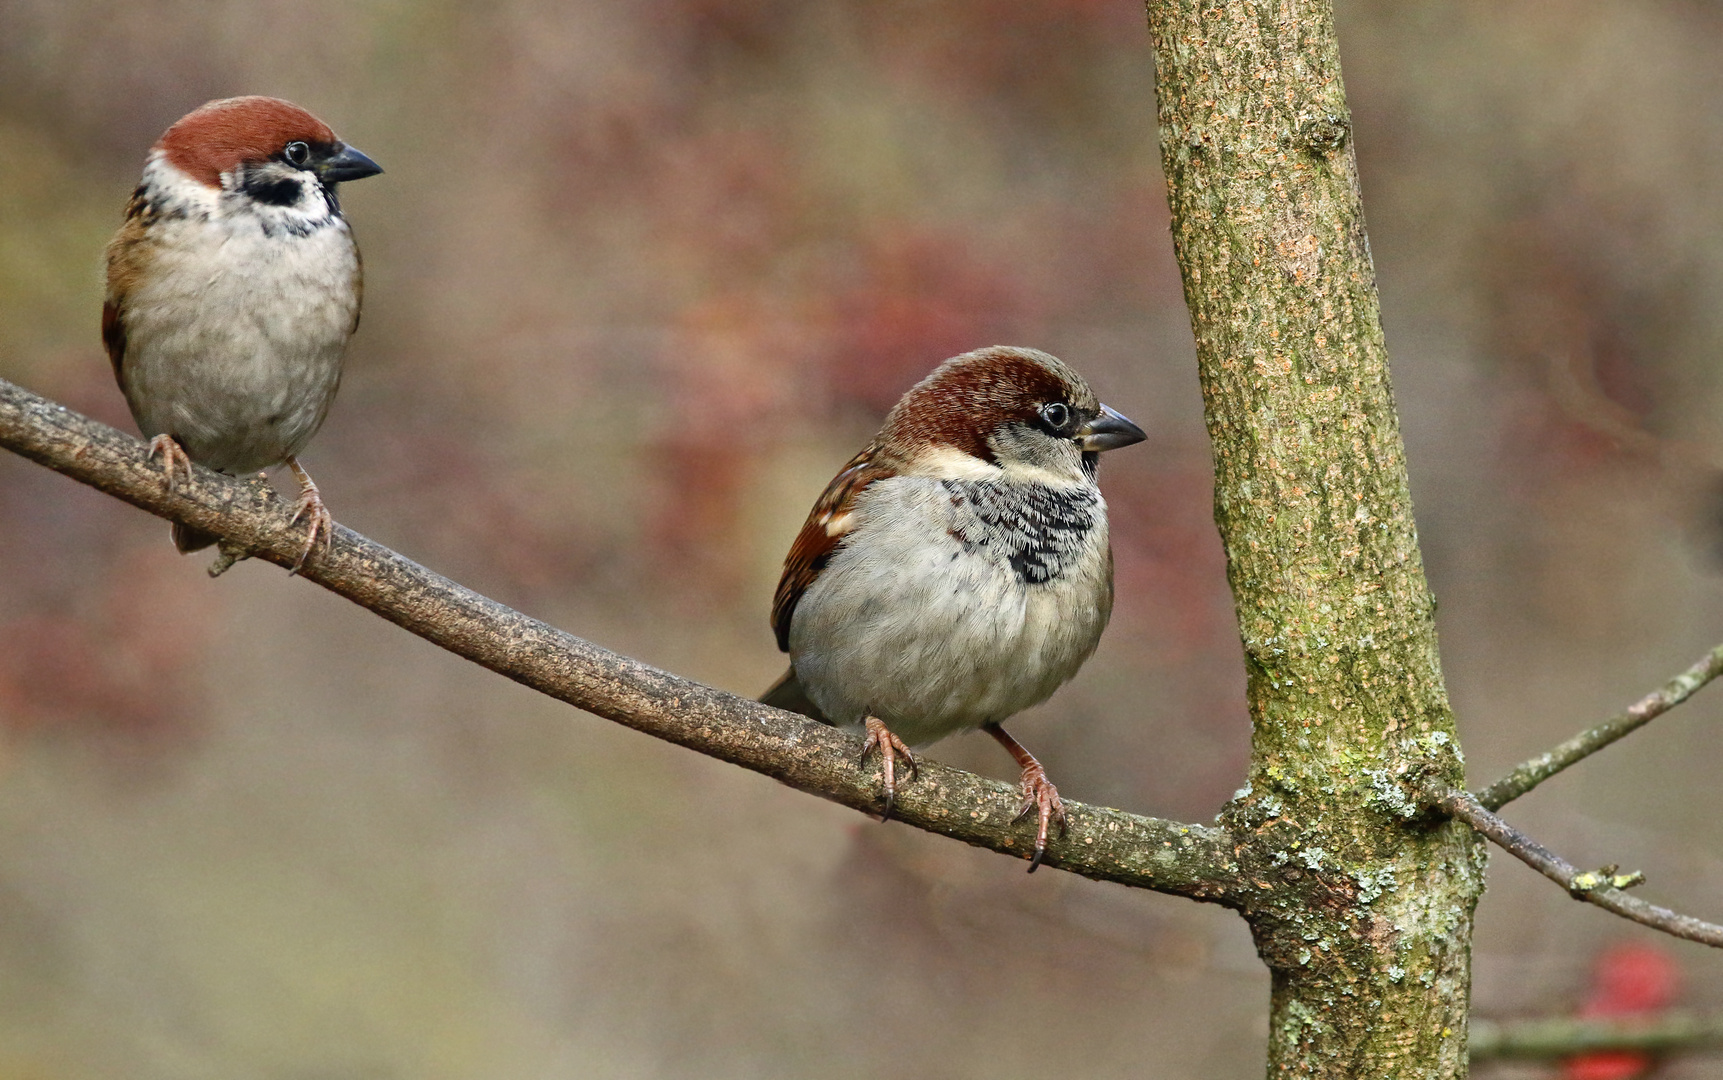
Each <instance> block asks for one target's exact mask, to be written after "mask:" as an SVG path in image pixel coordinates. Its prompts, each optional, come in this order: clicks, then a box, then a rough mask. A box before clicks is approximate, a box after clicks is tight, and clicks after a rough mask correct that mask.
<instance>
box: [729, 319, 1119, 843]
mask: <svg viewBox="0 0 1723 1080" xmlns="http://www.w3.org/2000/svg"><path fill="white" fill-rule="evenodd" d="M1144 437H1145V436H1144V435H1143V431H1142V429H1141V428H1139V427H1137V425H1135V424H1133V423H1131V422H1130V421H1129V420H1127V419H1125V418H1124V417H1123V416H1121V415H1119V414H1118V413H1116V412H1114V411H1113V410H1112V409H1109V408H1108V407H1107V406H1105V405H1103V404H1101V403H1100V401H1099V400H1097V399H1096V397H1095V394H1094V392H1093V391H1092V390H1090V389H1089V385H1088V384H1087V383H1086V382H1084V381H1083V379H1082V377H1081V376H1079V375H1078V374H1077V373H1076V372H1075V371H1072V370H1071V369H1070V368H1069V367H1067V366H1066V365H1065V364H1064V363H1063V362H1061V361H1060V360H1058V359H1056V358H1055V357H1052V356H1049V355H1048V354H1046V353H1044V352H1039V351H1037V350H1035V349H1020V348H1010V347H1006V346H994V347H992V348H987V349H978V350H976V351H974V352H970V353H964V354H963V355H962V356H956V357H953V358H951V359H950V360H947V361H945V362H944V363H943V364H941V365H939V367H938V368H936V369H935V370H934V372H933V373H932V374H931V375H929V376H928V377H927V378H925V379H923V380H922V381H921V382H919V383H917V384H916V385H915V386H914V387H912V388H911V389H910V391H909V392H908V393H906V394H904V396H903V398H902V399H901V400H900V401H899V402H898V403H897V405H896V406H895V407H894V408H893V409H892V410H891V413H890V414H889V415H888V416H887V417H886V420H885V427H884V428H882V429H881V430H880V433H879V434H878V435H877V436H875V437H874V440H873V442H871V443H869V444H868V447H867V449H865V450H863V451H862V452H861V453H859V454H857V455H856V456H855V457H853V458H851V459H850V462H849V464H847V465H845V466H844V467H843V469H842V470H841V471H840V472H839V473H838V475H837V477H836V478H835V479H834V480H833V481H832V482H831V484H830V485H829V486H828V487H827V488H826V490H825V494H823V495H821V496H820V498H819V501H818V502H816V503H815V504H814V509H813V512H812V513H811V514H809V516H808V520H807V523H806V524H804V525H803V526H802V531H801V533H800V534H799V535H798V536H797V537H796V539H795V542H794V544H792V545H791V547H790V553H789V556H788V557H787V558H786V559H785V560H784V574H783V578H782V579H781V580H780V581H779V583H778V591H777V594H776V596H775V598H774V600H773V603H772V627H773V629H774V630H775V631H776V632H777V637H778V647H779V648H780V649H782V650H784V651H785V652H787V653H789V654H790V670H789V671H788V672H787V673H786V674H785V675H784V677H783V678H782V679H780V680H778V682H777V683H776V684H775V685H774V686H773V687H772V688H771V689H770V690H768V691H767V692H766V694H765V696H764V697H762V698H761V700H762V701H763V702H765V703H766V704H768V705H774V706H777V707H779V708H783V709H789V710H792V711H794V712H799V713H802V714H804V715H806V716H810V717H813V718H814V719H816V720H821V721H823V722H825V723H829V724H837V725H840V726H846V727H859V728H862V729H863V730H864V731H865V733H866V741H865V743H864V744H863V750H862V753H863V755H864V756H866V755H867V754H868V753H870V752H872V751H873V750H876V749H877V750H878V751H879V753H880V758H881V762H880V764H881V779H882V782H883V786H884V795H885V816H887V817H889V816H890V814H891V806H892V801H893V799H894V798H895V797H896V793H897V784H896V763H897V759H898V758H899V757H900V756H901V757H902V759H903V761H904V763H905V764H906V765H907V766H908V767H909V769H910V771H911V775H913V774H914V769H915V758H914V756H913V755H912V754H911V753H910V749H909V744H915V745H922V744H926V743H931V742H933V741H935V740H937V739H942V738H944V737H945V736H947V735H950V734H952V733H953V732H956V731H962V730H964V729H967V728H981V729H982V730H983V731H986V732H987V733H988V734H989V735H991V736H993V738H994V739H996V740H998V741H999V743H1000V744H1001V745H1003V746H1004V747H1005V749H1006V750H1008V751H1010V753H1011V755H1012V757H1014V758H1015V759H1016V760H1017V764H1018V765H1019V766H1020V767H1021V768H1022V770H1023V780H1022V785H1023V807H1022V812H1021V814H1020V817H1025V818H1026V817H1028V816H1029V815H1030V814H1035V815H1036V816H1037V825H1036V833H1035V852H1034V856H1033V858H1032V859H1031V862H1030V866H1029V869H1030V871H1031V872H1033V871H1034V869H1035V867H1037V866H1039V865H1040V863H1041V858H1042V856H1043V854H1044V853H1045V850H1046V846H1047V836H1048V831H1049V827H1050V826H1051V825H1052V824H1054V823H1057V824H1058V825H1059V826H1060V827H1061V829H1062V828H1063V827H1064V821H1065V811H1064V806H1063V804H1062V803H1061V802H1060V800H1059V793H1058V790H1057V789H1056V788H1055V787H1054V786H1053V784H1052V783H1051V782H1050V781H1048V779H1047V773H1046V771H1045V770H1044V769H1043V768H1042V767H1041V763H1040V762H1038V761H1036V760H1035V757H1034V756H1033V755H1032V754H1030V753H1029V751H1028V750H1026V749H1024V748H1023V746H1022V745H1021V744H1019V743H1018V742H1017V741H1016V740H1015V739H1013V738H1012V737H1011V736H1010V735H1008V734H1006V733H1005V729H1004V728H1002V727H1000V726H999V725H1000V723H1001V722H1003V721H1004V720H1005V719H1006V718H1008V717H1010V716H1011V715H1012V714H1014V713H1017V712H1019V711H1021V710H1023V709H1026V708H1028V707H1030V706H1031V705H1036V704H1039V703H1040V702H1042V701H1045V700H1046V699H1047V698H1048V696H1050V695H1051V694H1052V693H1053V691H1054V690H1056V689H1058V688H1059V686H1060V685H1062V684H1063V683H1064V682H1065V681H1066V680H1068V679H1070V678H1071V676H1073V675H1075V674H1076V673H1077V669H1078V668H1079V667H1081V666H1082V664H1083V661H1085V660H1087V659H1088V658H1089V655H1090V654H1091V653H1093V652H1094V651H1095V646H1096V644H1097V643H1098V642H1099V641H1100V639H1101V631H1102V630H1103V629H1104V628H1105V627H1106V625H1107V618H1108V616H1109V615H1110V614H1111V613H1112V609H1113V555H1112V549H1111V548H1110V547H1109V546H1108V542H1107V504H1106V503H1105V502H1104V501H1103V500H1102V498H1101V490H1100V488H1099V487H1098V486H1097V485H1096V483H1095V468H1096V464H1097V460H1098V458H1099V456H1100V453H1101V451H1103V450H1112V449H1115V448H1117V447H1121V446H1129V445H1131V444H1132V443H1136V442H1141V441H1142V440H1143V438H1144Z"/></svg>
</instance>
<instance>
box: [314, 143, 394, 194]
mask: <svg viewBox="0 0 1723 1080" xmlns="http://www.w3.org/2000/svg"><path fill="white" fill-rule="evenodd" d="M340 146H341V149H340V151H339V152H337V153H334V154H331V155H329V156H328V157H326V158H324V159H323V162H322V164H320V165H318V166H317V175H318V176H319V177H321V178H322V180H323V182H324V183H325V184H344V183H346V182H347V181H349V180H363V179H365V178H366V177H367V176H376V175H377V174H378V173H380V172H382V171H383V166H381V165H379V164H377V163H376V162H375V161H372V160H371V159H370V158H368V157H366V156H365V155H364V154H361V153H360V152H359V151H357V150H355V149H353V148H352V147H351V146H348V145H347V144H346V143H341V144H340Z"/></svg>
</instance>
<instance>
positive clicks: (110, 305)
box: [102, 300, 126, 385]
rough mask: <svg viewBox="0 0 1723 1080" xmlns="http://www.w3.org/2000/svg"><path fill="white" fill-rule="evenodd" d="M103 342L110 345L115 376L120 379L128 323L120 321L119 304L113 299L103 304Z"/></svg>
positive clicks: (110, 356)
mask: <svg viewBox="0 0 1723 1080" xmlns="http://www.w3.org/2000/svg"><path fill="white" fill-rule="evenodd" d="M102 344H103V345H106V346H107V347H108V359H109V360H110V361H111V362H112V363H113V365H114V378H116V379H118V378H119V377H120V365H121V364H122V363H123V362H124V361H125V359H126V324H125V323H123V322H121V321H120V308H119V305H118V304H116V303H114V302H113V301H112V300H109V301H108V302H107V303H105V304H103V305H102ZM122 385H124V384H122Z"/></svg>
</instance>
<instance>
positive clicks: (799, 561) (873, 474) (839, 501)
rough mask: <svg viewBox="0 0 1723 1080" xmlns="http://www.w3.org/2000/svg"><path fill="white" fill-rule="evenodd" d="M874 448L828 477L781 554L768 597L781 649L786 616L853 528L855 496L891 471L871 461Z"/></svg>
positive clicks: (786, 639) (786, 645) (786, 647)
mask: <svg viewBox="0 0 1723 1080" xmlns="http://www.w3.org/2000/svg"><path fill="white" fill-rule="evenodd" d="M874 452H875V447H874V445H873V444H871V443H870V444H869V445H868V448H867V449H866V450H863V451H862V452H861V453H859V454H857V455H856V456H855V457H853V458H850V460H849V464H847V465H845V466H844V467H843V470H842V471H841V472H839V473H838V474H837V476H835V477H833V478H832V482H831V483H830V484H828V485H826V491H825V494H823V495H821V496H820V498H819V501H818V502H816V503H814V509H813V511H812V512H811V513H809V514H808V520H807V523H806V524H804V525H803V526H802V531H801V532H799V533H797V534H796V542H795V543H793V544H791V545H790V553H789V554H788V555H787V556H785V557H784V576H783V577H782V578H779V579H778V591H777V593H776V594H775V595H774V596H773V597H772V630H773V632H774V633H776V634H777V635H778V648H779V649H781V650H782V651H784V652H789V651H790V618H791V617H792V616H794V615H795V613H796V603H797V602H798V601H800V600H801V598H802V594H803V593H805V592H807V591H808V586H809V585H812V584H813V583H814V579H815V578H817V577H819V576H820V571H821V570H824V569H825V568H826V562H827V560H829V559H830V558H831V557H832V552H833V551H835V550H837V546H838V544H839V543H841V542H842V541H843V538H844V536H845V535H847V534H848V533H849V531H850V530H851V529H853V528H855V514H854V513H853V511H854V509H855V501H856V496H857V495H858V494H860V493H861V489H862V488H865V487H867V486H868V485H869V484H871V483H873V482H874V481H875V480H880V479H883V478H885V477H887V476H891V475H892V474H893V472H892V470H891V469H890V468H889V467H887V466H884V465H876V464H875V463H874V460H873V456H874Z"/></svg>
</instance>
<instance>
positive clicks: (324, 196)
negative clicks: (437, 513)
mask: <svg viewBox="0 0 1723 1080" xmlns="http://www.w3.org/2000/svg"><path fill="white" fill-rule="evenodd" d="M382 171H383V170H382V169H381V168H380V167H379V166H378V165H377V163H376V162H374V161H372V160H371V159H370V158H368V157H366V156H365V155H364V154H361V153H360V152H359V151H357V150H355V149H353V148H352V147H350V146H348V145H347V144H345V143H343V142H342V141H341V140H340V139H337V138H336V137H335V133H334V132H332V131H330V130H329V127H328V125H326V124H324V123H323V122H322V121H321V120H319V119H317V118H316V117H315V116H312V115H311V114H310V113H308V112H306V111H305V110H304V109H301V108H300V107H299V106H297V105H291V104H289V103H287V102H285V101H280V100H277V99H275V98H267V97H237V98H228V99H226V100H224V101H212V102H210V103H209V104H207V105H204V106H202V107H200V108H198V109H195V110H193V111H192V112H190V113H188V114H186V115H185V116H184V117H182V118H181V119H180V120H179V122H178V123H176V124H174V125H173V126H172V127H170V128H168V129H167V131H166V133H164V134H163V135H162V137H161V139H160V140H158V141H157V142H156V144H155V146H154V147H152V148H151V149H150V153H149V157H148V158H146V159H145V161H144V175H143V180H142V181H141V182H140V183H139V184H138V188H137V190H136V191H135V192H133V194H132V200H131V202H130V204H128V205H127V207H126V223H125V225H123V226H122V227H121V228H120V231H119V232H118V233H116V234H115V236H114V239H113V240H112V241H111V242H110V243H109V244H108V292H107V300H106V303H104V304H103V305H102V340H103V342H104V343H105V344H106V345H107V347H108V358H109V359H111V360H112V361H113V364H114V375H115V376H116V377H117V378H118V379H119V383H120V390H121V391H122V392H124V394H125V395H126V403H127V404H128V405H130V406H131V409H132V416H133V417H134V418H135V419H136V420H137V422H138V427H139V428H140V429H142V431H143V433H144V434H145V435H146V436H149V437H150V454H151V456H152V457H153V456H154V455H156V454H160V455H161V456H162V460H163V464H164V466H165V468H166V471H167V483H168V487H169V488H170V489H171V488H172V487H173V484H174V477H175V473H176V471H181V470H183V471H184V472H185V474H186V476H187V479H189V478H190V474H191V466H190V464H189V462H188V459H189V461H195V462H198V463H199V464H201V465H206V466H208V467H209V468H212V469H216V470H218V471H220V472H225V473H232V474H238V473H246V472H254V471H256V470H259V469H267V468H270V467H272V466H275V465H280V464H282V463H284V462H285V463H286V465H287V467H288V468H290V469H292V470H293V475H294V476H295V477H296V478H297V479H298V481H299V486H300V491H299V501H298V503H297V505H296V508H295V513H294V516H293V520H294V521H295V522H297V521H298V520H299V519H300V518H302V517H303V518H305V519H307V521H308V524H309V532H308V535H307V536H306V538H305V548H304V550H303V551H302V552H301V553H300V556H299V562H298V564H296V565H295V567H294V569H295V570H297V569H299V567H300V566H303V565H304V563H305V558H306V556H308V555H309V554H310V553H311V550H312V548H313V547H315V546H316V544H317V538H318V536H319V534H321V535H322V537H323V539H324V543H325V544H326V545H327V543H328V541H329V538H330V536H331V532H332V529H333V521H332V519H331V518H330V516H329V511H328V510H327V509H326V508H325V507H324V505H323V500H322V499H321V498H320V497H319V496H318V492H317V485H316V484H314V483H312V482H311V477H310V476H309V475H307V474H306V472H305V470H304V469H303V468H301V467H300V465H299V461H298V458H297V455H298V453H299V451H300V450H301V449H302V448H303V447H304V446H305V444H306V443H307V442H308V441H309V440H310V439H311V436H312V435H314V434H316V433H317V429H318V427H320V426H321V425H322V423H323V417H324V416H325V415H326V414H327V413H328V411H329V404H330V402H331V401H333V400H334V398H335V388H336V387H337V386H339V385H340V383H341V358H342V355H343V354H344V353H345V352H346V350H347V339H348V338H349V337H351V336H352V335H353V331H354V329H355V328H356V327H357V326H358V325H359V295H360V291H361V286H360V269H359V249H358V248H357V247H356V246H355V245H354V243H353V233H352V230H350V229H349V228H348V226H347V220H346V219H345V218H343V217H342V216H341V206H340V204H339V203H338V202H337V201H336V199H335V185H337V184H339V183H341V182H343V181H346V180H361V179H363V178H365V177H367V176H375V175H376V174H377V173H380V172H382ZM173 537H174V543H175V544H176V545H177V546H178V547H179V549H180V550H181V551H196V550H197V549H199V548H204V547H208V546H209V545H210V544H213V543H214V542H215V540H216V538H215V537H214V536H211V535H209V534H208V533H203V532H199V531H197V530H195V529H190V528H186V527H185V526H182V525H178V524H176V525H174V527H173Z"/></svg>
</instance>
